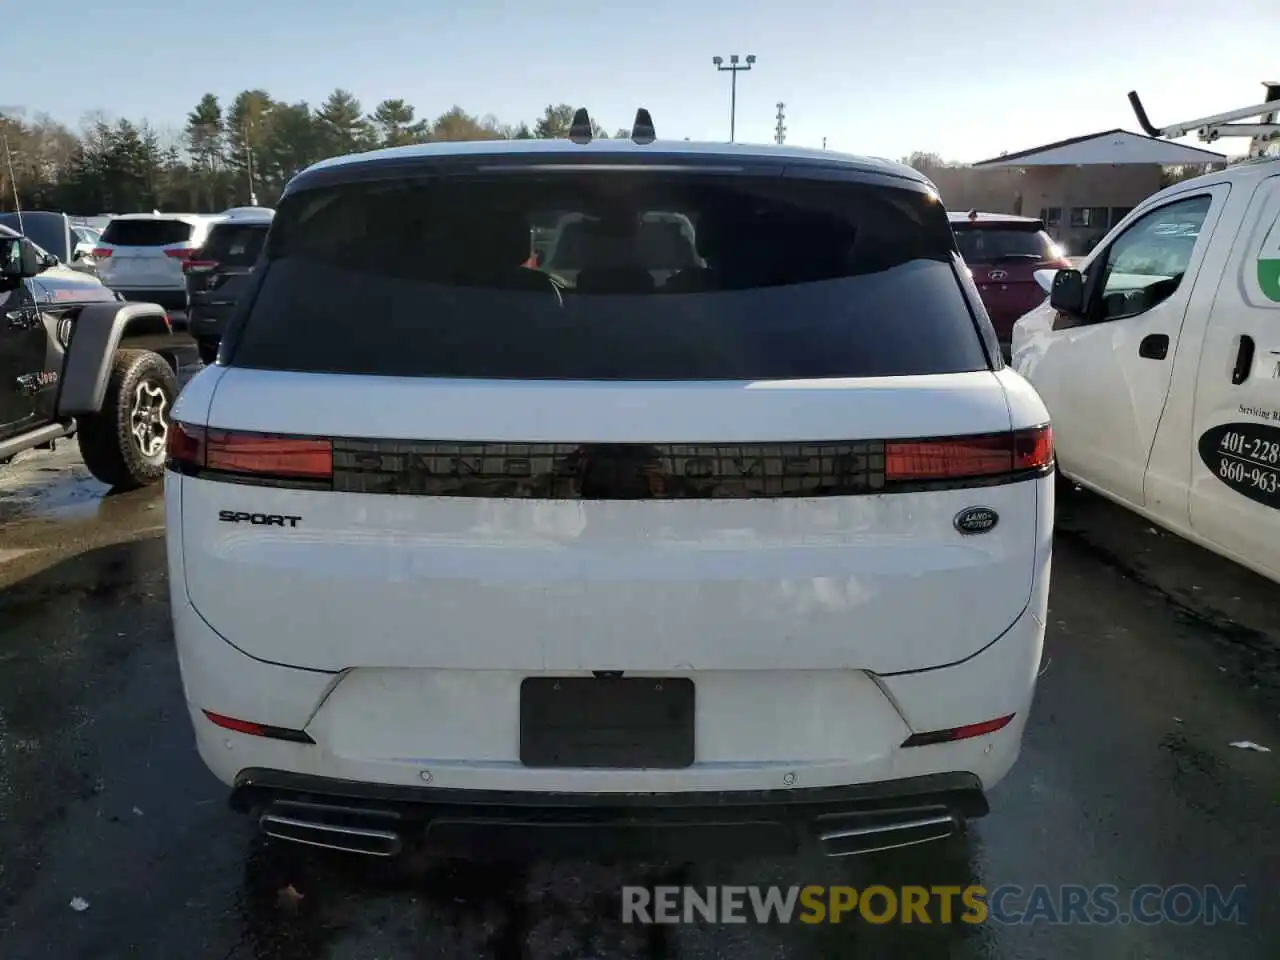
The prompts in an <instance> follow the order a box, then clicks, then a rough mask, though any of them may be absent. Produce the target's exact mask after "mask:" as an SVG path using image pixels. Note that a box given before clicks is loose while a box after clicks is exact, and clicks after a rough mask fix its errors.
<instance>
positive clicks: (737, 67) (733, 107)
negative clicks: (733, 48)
mask: <svg viewBox="0 0 1280 960" xmlns="http://www.w3.org/2000/svg"><path fill="white" fill-rule="evenodd" d="M738 59H739V58H738V55H737V54H736V53H734V54H730V55H729V62H728V63H727V64H726V63H725V62H724V57H712V58H711V62H712V63H714V64H715V65H716V69H717V70H719V71H721V72H724V71H726V70H727V71H728V72H729V142H730V143H733V142H734V137H735V136H736V134H737V122H738V73H739V72H740V71H743V70H750V69H751V67H752V65H753V64H754V63H755V62H756V56H755V54H754V53H749V54H747V58H746V63H739V62H738Z"/></svg>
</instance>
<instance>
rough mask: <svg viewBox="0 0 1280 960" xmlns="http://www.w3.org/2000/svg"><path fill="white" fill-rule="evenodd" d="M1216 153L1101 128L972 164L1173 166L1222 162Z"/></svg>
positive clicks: (992, 165) (1222, 156) (979, 165)
mask: <svg viewBox="0 0 1280 960" xmlns="http://www.w3.org/2000/svg"><path fill="white" fill-rule="evenodd" d="M1226 162H1227V158H1226V157H1225V156H1224V155H1223V154H1220V153H1213V152H1212V151H1210V150H1201V149H1200V148H1198V147H1184V146H1182V145H1181V144H1177V143H1170V142H1169V141H1168V140H1156V139H1155V138H1153V137H1144V136H1143V135H1142V134H1140V133H1130V132H1129V131H1128V130H1121V129H1119V128H1116V129H1115V130H1104V131H1102V133H1091V134H1088V135H1087V136H1083V137H1072V138H1070V139H1069V140H1059V141H1058V142H1057V143H1047V144H1045V145H1044V146H1042V147H1033V148H1031V149H1030V150H1019V151H1018V152H1017V153H1006V154H1002V155H1001V156H998V157H992V158H991V159H990V160H981V161H979V162H978V163H975V164H974V166H975V167H987V168H996V167H1083V166H1115V165H1120V164H1125V165H1127V164H1158V165H1160V166H1163V167H1174V166H1178V165H1180V164H1184V163H1226Z"/></svg>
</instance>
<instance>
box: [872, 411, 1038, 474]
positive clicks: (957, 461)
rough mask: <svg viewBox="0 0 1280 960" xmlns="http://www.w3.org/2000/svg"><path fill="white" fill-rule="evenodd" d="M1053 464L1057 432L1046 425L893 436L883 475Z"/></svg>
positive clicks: (1015, 469) (984, 471)
mask: <svg viewBox="0 0 1280 960" xmlns="http://www.w3.org/2000/svg"><path fill="white" fill-rule="evenodd" d="M1052 463H1053V431H1052V430H1050V428H1049V426H1048V424H1045V425H1044V426H1040V427H1033V428H1031V429H1029V430H1019V431H1016V432H1013V433H992V434H982V435H979V436H972V437H942V438H938V439H934V440H891V441H889V442H888V443H886V444H885V445H884V475H885V480H887V481H891V482H892V481H897V482H903V481H906V482H910V481H929V480H950V479H957V478H963V477H995V476H1000V475H1001V474H1009V473H1019V472H1022V471H1024V470H1028V471H1030V470H1040V469H1044V468H1046V467H1048V466H1049V465H1050V464H1052Z"/></svg>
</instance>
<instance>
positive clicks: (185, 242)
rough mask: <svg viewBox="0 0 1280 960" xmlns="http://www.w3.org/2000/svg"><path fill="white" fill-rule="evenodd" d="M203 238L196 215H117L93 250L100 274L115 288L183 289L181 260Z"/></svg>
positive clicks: (184, 258)
mask: <svg viewBox="0 0 1280 960" xmlns="http://www.w3.org/2000/svg"><path fill="white" fill-rule="evenodd" d="M203 239H204V231H203V230H202V229H201V223H200V221H199V220H198V219H196V218H189V217H176V216H148V217H138V216H128V217H117V218H115V219H114V220H112V221H111V222H110V223H108V224H107V228H106V229H105V230H104V231H103V232H102V240H101V244H100V246H99V247H98V248H97V249H96V250H94V254H93V255H94V259H96V260H97V261H98V275H99V277H100V278H101V279H102V282H103V283H105V284H106V285H107V286H109V287H111V288H112V289H114V290H120V291H123V292H125V293H129V292H131V291H139V292H156V291H177V292H180V293H181V292H182V291H183V279H182V264H183V262H184V261H185V260H186V259H187V258H189V257H190V256H191V255H192V254H193V253H194V252H195V250H196V248H197V247H199V245H200V242H201V241H202V240H203Z"/></svg>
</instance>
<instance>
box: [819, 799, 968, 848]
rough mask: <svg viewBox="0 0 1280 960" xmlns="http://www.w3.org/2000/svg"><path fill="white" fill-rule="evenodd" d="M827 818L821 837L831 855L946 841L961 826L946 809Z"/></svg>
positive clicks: (824, 846) (823, 844)
mask: <svg viewBox="0 0 1280 960" xmlns="http://www.w3.org/2000/svg"><path fill="white" fill-rule="evenodd" d="M823 820H824V821H826V822H824V823H823V824H822V827H824V828H825V829H823V830H822V832H821V833H820V834H819V835H818V839H819V841H820V842H821V844H822V850H823V852H824V853H825V854H826V855H827V856H828V857H852V856H858V855H861V854H868V853H879V852H881V851H883V850H894V849H897V848H899V847H910V846H914V845H915V844H918V843H929V842H930V841H933V840H945V839H946V838H947V837H949V836H951V835H952V834H953V833H956V832H957V831H958V830H959V829H960V822H959V820H958V818H957V817H956V815H955V814H953V813H951V812H950V811H948V810H945V809H942V808H938V810H937V811H931V810H903V811H896V812H895V811H887V812H885V813H878V814H872V815H867V814H862V815H848V816H845V815H836V816H833V817H831V818H825V817H824V818H823ZM832 821H836V822H832ZM839 821H844V822H839Z"/></svg>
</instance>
